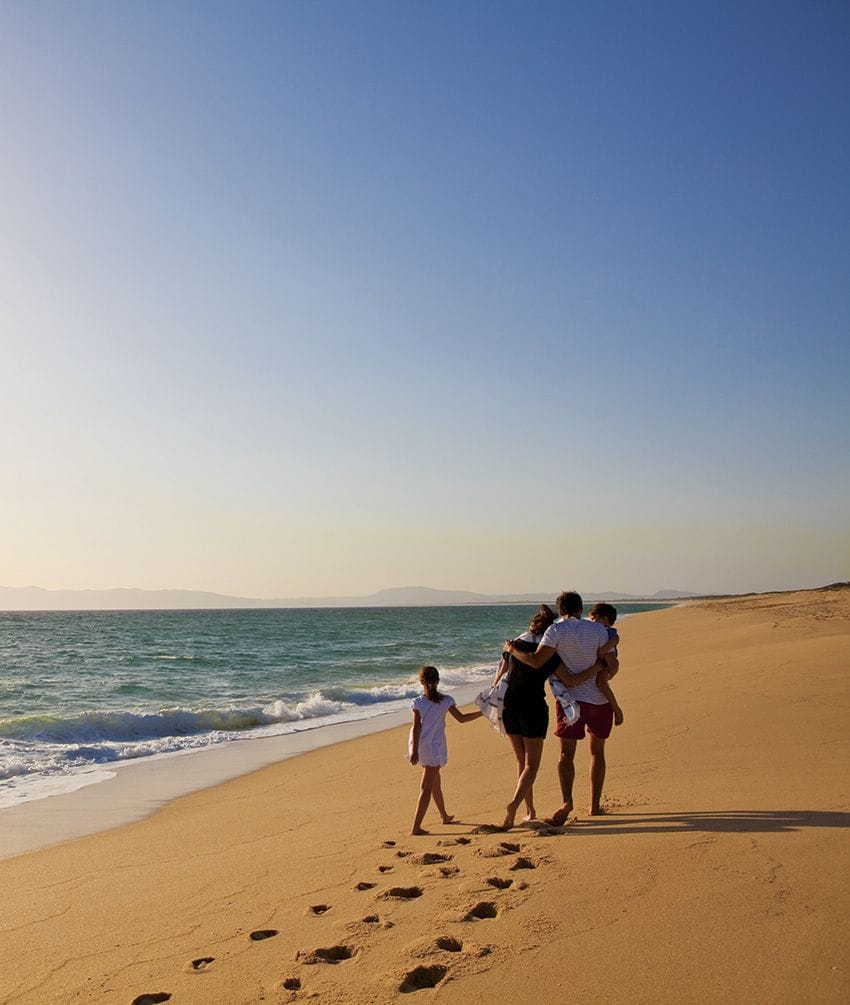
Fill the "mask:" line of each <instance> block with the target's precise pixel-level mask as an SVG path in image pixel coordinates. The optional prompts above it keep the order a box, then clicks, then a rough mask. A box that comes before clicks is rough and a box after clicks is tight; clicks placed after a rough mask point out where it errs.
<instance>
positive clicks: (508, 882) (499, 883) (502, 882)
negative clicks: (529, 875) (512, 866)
mask: <svg viewBox="0 0 850 1005" xmlns="http://www.w3.org/2000/svg"><path fill="white" fill-rule="evenodd" d="M484 882H485V883H486V884H487V886H493V887H495V888H496V889H497V890H507V889H508V887H509V886H512V885H513V882H514V881H513V880H512V879H502V878H501V876H491V877H490V878H489V879H485V880H484Z"/></svg>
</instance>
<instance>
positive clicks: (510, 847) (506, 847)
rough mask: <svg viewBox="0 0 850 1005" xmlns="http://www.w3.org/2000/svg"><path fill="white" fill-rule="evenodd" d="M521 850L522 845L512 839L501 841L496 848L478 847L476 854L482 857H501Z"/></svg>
mask: <svg viewBox="0 0 850 1005" xmlns="http://www.w3.org/2000/svg"><path fill="white" fill-rule="evenodd" d="M519 850H520V845H518V844H513V843H512V842H510V841H500V842H499V843H498V844H497V845H496V846H495V847H494V848H478V849H476V852H475V854H476V855H480V856H481V857H482V858H500V857H501V856H503V855H515V854H516V853H517V852H518V851H519Z"/></svg>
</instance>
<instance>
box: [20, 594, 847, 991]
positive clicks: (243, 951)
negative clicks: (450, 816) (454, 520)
mask: <svg viewBox="0 0 850 1005" xmlns="http://www.w3.org/2000/svg"><path fill="white" fill-rule="evenodd" d="M620 655H621V662H622V671H621V673H620V675H619V676H618V678H617V680H616V691H617V695H618V698H619V699H620V701H621V703H622V704H623V706H624V709H625V715H626V721H625V724H624V725H623V726H621V727H619V728H617V729H616V730H615V732H614V735H613V736H612V738H611V740H610V741H609V744H608V780H607V783H606V797H605V800H604V802H605V805H606V808H607V810H608V813H607V815H606V816H604V817H594V818H590V817H588V816H587V815H586V813H585V812H584V807H585V806H586V802H587V777H586V771H587V754H586V751H584V750H582V751H580V753H579V755H578V758H577V763H578V776H577V782H576V797H577V812H576V814H575V817H574V819H572V820H571V821H570V823H569V824H568V825H567V826H566V827H564V828H558V829H552V828H548V829H547V828H543V829H532V828H527V827H517V828H515V829H514V830H512V831H511V832H509V833H507V834H502V833H487V832H483V831H482V830H481V825H484V824H488V823H495V822H497V821H498V820H499V819H500V818H501V816H502V814H503V810H504V804H505V803H506V801H507V799H508V798H509V796H510V795H511V792H512V789H513V781H514V771H515V768H514V760H513V756H512V754H511V752H510V750H509V746H508V743H507V742H506V741H505V740H504V738H502V737H500V736H499V735H498V734H496V733H495V732H494V731H492V730H491V729H490V728H489V727H488V726H487V724H486V723H485V722H484V721H483V720H481V721H477V722H474V723H471V724H469V725H464V726H458V725H457V724H456V723H450V724H449V726H448V734H449V764H448V767H447V768H446V769H445V771H444V773H443V775H444V791H445V795H446V801H447V804H448V809H449V811H450V812H453V813H455V814H456V817H457V820H456V821H455V822H454V823H452V824H449V825H442V824H440V823H439V820H438V817H437V816H436V813H435V812H434V811H433V809H432V811H431V814H430V815H429V817H428V818H426V821H425V826H426V827H428V828H429V830H430V831H431V833H430V834H429V835H428V836H426V837H416V838H413V837H410V836H408V831H409V827H410V820H411V817H412V813H413V808H414V803H415V800H416V794H417V788H418V780H419V771H418V769H415V768H413V767H411V766H410V765H409V764H408V763H407V762H406V760H405V753H406V734H407V729H406V727H403V728H395V729H392V730H388V731H385V732H381V733H377V734H373V735H370V736H365V737H361V738H358V739H354V740H350V741H347V742H344V743H340V744H336V745H334V746H332V747H327V748H324V749H320V750H316V751H312V752H310V753H306V754H303V755H302V756H299V757H297V758H294V759H290V760H286V761H284V762H281V763H279V764H274V765H272V766H270V767H267V768H263V769H262V770H260V771H256V772H254V773H253V774H250V775H247V776H244V777H241V778H237V779H235V780H232V781H229V782H226V783H224V784H221V785H218V786H215V787H213V788H209V789H205V790H204V791H201V792H196V793H194V794H191V795H188V796H184V797H182V798H180V799H177V800H175V801H173V802H171V803H169V804H168V805H167V806H165V807H164V808H163V809H161V810H159V811H158V812H156V813H155V814H153V815H152V816H149V817H148V818H147V819H144V820H141V821H139V822H136V823H133V824H130V825H127V826H123V827H119V828H116V829H113V830H109V831H105V832H102V833H99V834H95V835H92V836H89V837H84V838H78V839H76V840H71V841H67V842H65V843H63V844H58V845H54V846H52V847H49V848H45V849H42V850H39V851H34V852H31V853H28V854H21V855H17V856H15V857H13V858H7V859H4V860H2V861H0V1002H3V1003H10V1005H11V1003H15V1005H53V1003H69V1005H70V1003H82V1002H102V1003H112V1002H115V1003H125V1005H130V1003H132V1002H137V1003H139V1005H143V1003H144V1005H148V1003H154V1002H159V1001H171V1002H173V1003H174V1005H184V1003H185V1005H243V1003H244V1005H248V1003H256V1002H274V1003H278V1002H297V1001H301V1000H316V1001H319V1002H326V1003H364V1005H366V1003H375V1005H377V1003H383V1002H394V1001H396V1000H397V999H400V998H402V996H405V997H404V1000H407V998H406V995H408V994H412V995H413V1000H421V1001H430V1000H434V1001H439V1002H443V1003H481V1005H484V1003H487V1005H490V1003H492V1002H494V1001H507V1002H517V1003H532V1002H534V1003H538V1005H546V1003H555V1002H561V1001H568V1000H576V999H583V1000H584V1001H591V1002H633V1003H640V1002H714V1001H716V1000H718V999H721V1000H725V1001H731V1002H756V1003H772V1002H789V1003H790V1002H835V1003H838V1002H847V1001H850V937H848V934H847V928H848V926H847V918H848V916H850V868H848V866H849V865H850V840H848V838H849V837H850V771H848V769H849V768H850V730H848V727H850V674H849V673H848V670H850V590H848V589H847V588H841V589H827V590H821V591H806V592H800V593H782V594H767V595H759V596H748V597H741V598H734V599H723V600H716V601H703V602H699V603H694V604H690V605H687V606H683V607H678V608H675V609H671V610H668V611H662V612H656V613H652V614H643V615H638V616H636V617H634V618H632V619H629V620H628V621H626V622H625V623H624V624H623V627H622V645H621V649H620ZM557 750H558V744H557V740H556V739H555V738H554V737H552V736H551V735H550V737H549V739H548V740H547V742H546V748H545V753H544V757H543V765H542V768H541V774H540V777H539V779H538V783H537V786H536V802H537V806H538V809H539V810H540V811H551V810H554V809H555V808H556V807H557V806H558V804H559V802H560V797H559V794H558V786H557V778H556V761H557Z"/></svg>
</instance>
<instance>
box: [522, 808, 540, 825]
mask: <svg viewBox="0 0 850 1005" xmlns="http://www.w3.org/2000/svg"><path fill="white" fill-rule="evenodd" d="M536 819H537V814H536V813H535V812H534V810H529V811H528V813H526V814H525V816H524V817H523V818H522V822H523V823H524V824H530V823H531V821H532V820H536Z"/></svg>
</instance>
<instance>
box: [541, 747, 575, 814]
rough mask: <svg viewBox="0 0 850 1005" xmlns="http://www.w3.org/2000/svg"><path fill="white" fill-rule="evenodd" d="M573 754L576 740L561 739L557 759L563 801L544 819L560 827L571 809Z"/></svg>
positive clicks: (573, 772) (573, 776) (573, 779)
mask: <svg viewBox="0 0 850 1005" xmlns="http://www.w3.org/2000/svg"><path fill="white" fill-rule="evenodd" d="M575 756H576V741H575V740H563V739H562V740H561V756H560V757H559V759H558V781H559V782H560V783H561V798H562V799H563V800H564V803H563V806H561V808H560V809H559V810H556V812H555V813H553V814H552V816H551V817H549V818H548V819H547V821H546V822H547V823H550V824H554V825H555V826H556V827H562V826H563V825H564V824H565V823H566V822H567V817H568V816H569V815H570V814H571V813H572V811H573V782H574V781H575V777H576V766H575Z"/></svg>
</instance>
